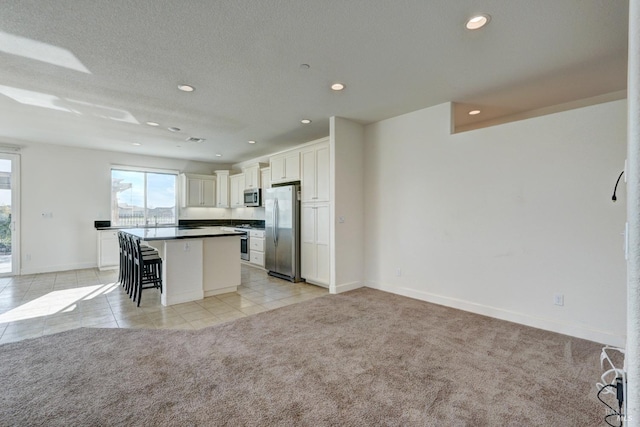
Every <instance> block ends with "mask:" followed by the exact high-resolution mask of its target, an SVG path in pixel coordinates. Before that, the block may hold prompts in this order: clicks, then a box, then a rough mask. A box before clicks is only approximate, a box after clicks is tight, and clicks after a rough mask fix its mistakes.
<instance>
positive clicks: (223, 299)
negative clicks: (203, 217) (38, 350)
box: [0, 265, 328, 344]
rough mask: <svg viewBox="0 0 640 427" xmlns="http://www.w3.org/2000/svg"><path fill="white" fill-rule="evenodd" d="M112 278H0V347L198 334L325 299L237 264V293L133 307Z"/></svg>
mask: <svg viewBox="0 0 640 427" xmlns="http://www.w3.org/2000/svg"><path fill="white" fill-rule="evenodd" d="M117 278H118V272H117V270H116V271H114V270H111V271H98V270H97V269H86V270H72V271H64V272H58V273H44V274H35V275H29V276H16V277H6V278H0V344H4V343H7V342H13V341H20V340H23V339H27V338H35V337H39V336H41V335H47V334H53V333H56V332H62V331H66V330H68V329H73V328H79V327H98V328H147V329H200V328H204V327H207V326H211V325H215V324H217V323H222V322H226V321H229V320H232V319H237V318H240V317H244V316H248V315H251V314H255V313H260V312H263V311H267V310H271V309H274V308H279V307H284V306H286V305H290V304H295V303H297V302H300V301H305V300H309V299H313V298H316V297H319V296H323V295H327V294H328V290H327V289H325V288H322V287H319V286H314V285H310V284H307V283H290V282H287V281H284V280H280V279H276V278H274V277H270V276H268V275H267V273H266V272H265V271H263V270H259V269H256V268H253V267H249V266H246V265H242V282H241V283H242V284H241V285H240V286H239V287H238V291H237V292H232V293H227V294H221V295H216V296H213V297H208V298H205V299H203V300H201V301H196V302H190V303H185V304H178V305H173V306H170V307H164V306H162V305H161V304H160V292H159V291H158V290H156V289H148V290H145V291H143V293H142V303H141V304H140V307H136V305H135V303H134V302H133V301H131V300H130V299H129V297H128V296H127V294H126V293H125V292H124V290H123V288H122V287H121V286H120V285H119V284H118V283H116V280H117Z"/></svg>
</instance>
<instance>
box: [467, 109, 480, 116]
mask: <svg viewBox="0 0 640 427" xmlns="http://www.w3.org/2000/svg"><path fill="white" fill-rule="evenodd" d="M477 114H480V110H471V111H469V115H470V116H475V115H477Z"/></svg>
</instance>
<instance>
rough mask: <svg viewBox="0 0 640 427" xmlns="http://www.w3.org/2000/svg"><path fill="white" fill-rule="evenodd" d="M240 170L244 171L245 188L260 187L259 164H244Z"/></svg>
mask: <svg viewBox="0 0 640 427" xmlns="http://www.w3.org/2000/svg"><path fill="white" fill-rule="evenodd" d="M242 172H243V173H244V185H245V189H247V190H252V189H254V188H260V164H258V163H256V164H255V165H250V166H246V167H244V168H242Z"/></svg>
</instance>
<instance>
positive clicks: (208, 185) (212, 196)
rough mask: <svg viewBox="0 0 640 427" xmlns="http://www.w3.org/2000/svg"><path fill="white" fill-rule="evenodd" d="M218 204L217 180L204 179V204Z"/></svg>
mask: <svg viewBox="0 0 640 427" xmlns="http://www.w3.org/2000/svg"><path fill="white" fill-rule="evenodd" d="M215 205H216V182H215V181H214V180H208V179H204V180H202V206H215Z"/></svg>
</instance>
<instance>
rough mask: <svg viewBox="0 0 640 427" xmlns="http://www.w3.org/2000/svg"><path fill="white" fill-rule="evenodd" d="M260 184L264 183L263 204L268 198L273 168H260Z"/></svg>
mask: <svg viewBox="0 0 640 427" xmlns="http://www.w3.org/2000/svg"><path fill="white" fill-rule="evenodd" d="M260 184H261V185H262V187H261V188H262V206H264V201H265V200H266V198H267V189H269V188H271V168H262V169H260Z"/></svg>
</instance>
